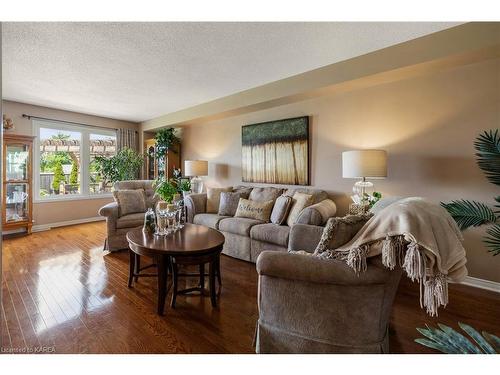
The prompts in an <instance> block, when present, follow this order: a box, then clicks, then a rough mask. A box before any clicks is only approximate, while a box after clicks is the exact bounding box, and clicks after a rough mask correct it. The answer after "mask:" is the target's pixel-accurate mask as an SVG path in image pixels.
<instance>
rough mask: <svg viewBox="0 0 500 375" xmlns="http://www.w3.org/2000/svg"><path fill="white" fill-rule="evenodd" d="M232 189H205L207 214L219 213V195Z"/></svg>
mask: <svg viewBox="0 0 500 375" xmlns="http://www.w3.org/2000/svg"><path fill="white" fill-rule="evenodd" d="M231 190H233V189H232V188H230V187H229V188H208V189H207V213H209V214H216V213H217V212H219V204H220V193H222V192H224V191H231Z"/></svg>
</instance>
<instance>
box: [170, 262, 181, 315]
mask: <svg viewBox="0 0 500 375" xmlns="http://www.w3.org/2000/svg"><path fill="white" fill-rule="evenodd" d="M178 277H179V269H178V267H177V263H175V262H174V261H173V259H172V300H171V301H170V307H172V308H175V300H176V298H177V281H178Z"/></svg>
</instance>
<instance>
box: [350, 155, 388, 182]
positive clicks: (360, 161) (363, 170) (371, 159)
mask: <svg viewBox="0 0 500 375" xmlns="http://www.w3.org/2000/svg"><path fill="white" fill-rule="evenodd" d="M342 177H344V178H363V177H371V178H383V177H387V152H385V151H384V150H356V151H345V152H343V153H342Z"/></svg>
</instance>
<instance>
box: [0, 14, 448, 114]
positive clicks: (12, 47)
mask: <svg viewBox="0 0 500 375" xmlns="http://www.w3.org/2000/svg"><path fill="white" fill-rule="evenodd" d="M454 25H456V24H453V23H385V22H384V23H354V22H352V23H351V22H349V23H346V22H341V23H339V22H332V23H291V22H290V23H199V22H196V23H4V24H3V65H2V68H3V94H4V99H7V100H13V101H19V102H24V103H30V104H36V105H42V106H47V107H53V108H58V109H65V110H70V111H76V112H82V113H88V114H95V115H100V116H105V117H111V118H117V119H123V120H130V121H143V120H148V119H151V118H154V117H157V116H160V115H164V114H167V113H170V112H174V111H177V110H180V109H184V108H187V107H190V106H193V105H196V104H201V103H204V102H207V101H210V100H213V99H217V98H220V97H224V96H227V95H230V94H234V93H236V92H239V91H242V90H246V89H249V88H252V87H256V86H260V85H262V84H265V83H269V82H272V81H276V80H279V79H282V78H286V77H289V76H292V75H295V74H299V73H302V72H305V71H308V70H311V69H315V68H319V67H321V66H325V65H328V64H332V63H335V62H338V61H342V60H345V59H348V58H352V57H355V56H359V55H363V54H365V53H368V52H371V51H374V50H377V49H381V48H384V47H388V46H390V45H394V44H397V43H401V42H404V41H407V40H410V39H414V38H417V37H420V36H423V35H426V34H430V33H433V32H436V31H439V30H442V29H446V28H449V27H452V26H454Z"/></svg>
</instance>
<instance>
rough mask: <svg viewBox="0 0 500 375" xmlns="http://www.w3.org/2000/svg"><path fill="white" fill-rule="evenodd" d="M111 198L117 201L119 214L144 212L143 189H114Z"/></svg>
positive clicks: (144, 197) (144, 198)
mask: <svg viewBox="0 0 500 375" xmlns="http://www.w3.org/2000/svg"><path fill="white" fill-rule="evenodd" d="M113 198H114V199H115V201H116V203H118V215H119V216H125V215H129V214H135V213H138V212H146V195H145V193H144V190H143V189H136V190H115V191H113Z"/></svg>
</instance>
